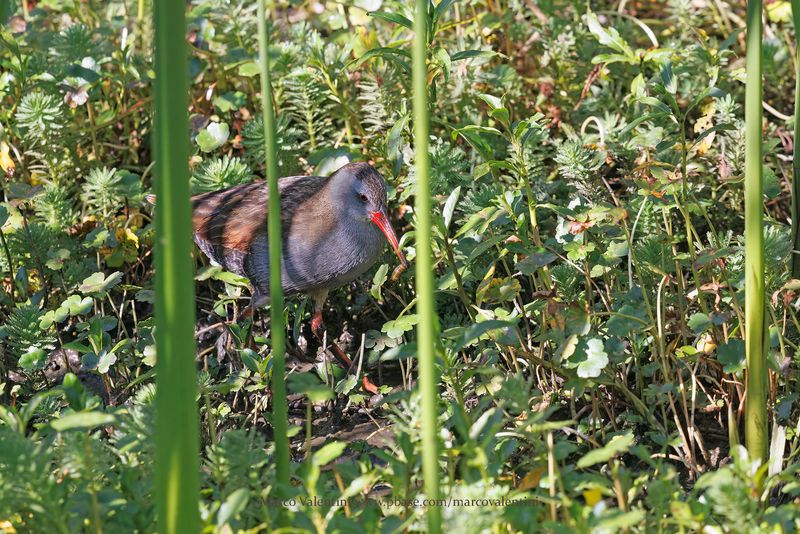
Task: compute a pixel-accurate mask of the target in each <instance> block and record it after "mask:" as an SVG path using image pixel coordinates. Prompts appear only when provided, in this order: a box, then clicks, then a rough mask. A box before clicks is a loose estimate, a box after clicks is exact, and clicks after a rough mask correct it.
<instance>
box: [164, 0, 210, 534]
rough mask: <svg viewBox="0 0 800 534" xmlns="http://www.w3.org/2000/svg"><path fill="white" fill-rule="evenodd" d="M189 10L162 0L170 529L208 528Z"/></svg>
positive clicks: (167, 515) (166, 444) (166, 526)
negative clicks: (199, 400) (202, 504)
mask: <svg viewBox="0 0 800 534" xmlns="http://www.w3.org/2000/svg"><path fill="white" fill-rule="evenodd" d="M185 10H186V4H185V3H184V2H181V1H179V0H171V1H170V0H162V1H159V2H155V26H156V32H155V63H156V81H155V146H154V147H153V148H154V152H155V162H156V173H155V177H156V180H155V185H156V191H157V195H158V202H157V203H156V236H157V237H156V240H155V242H156V254H155V260H156V294H157V295H158V298H157V299H156V310H155V311H156V313H155V318H156V348H157V353H158V364H157V370H158V373H157V376H156V384H157V389H156V410H157V412H156V413H157V415H156V465H157V468H156V479H157V482H156V489H157V495H158V497H157V498H158V505H157V509H158V529H159V532H162V533H173V532H174V533H177V532H197V531H198V530H199V527H200V525H199V516H198V508H197V501H198V499H199V498H200V490H199V484H200V483H199V471H200V468H199V461H198V458H199V456H200V444H199V431H198V424H199V423H198V414H197V405H196V403H195V397H196V395H197V385H196V379H195V376H196V374H197V372H196V369H195V363H194V354H195V344H194V317H195V308H194V283H193V278H194V277H193V275H192V271H193V266H192V258H191V246H192V245H191V243H192V226H191V224H192V223H191V213H190V209H191V208H190V204H189V164H188V160H189V139H188V136H187V135H186V132H187V131H188V126H189V117H188V113H187V103H188V98H187V95H188V88H189V68H188V64H187V56H186V51H187V48H186V42H185V36H186V14H185Z"/></svg>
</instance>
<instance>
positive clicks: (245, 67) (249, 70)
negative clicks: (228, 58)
mask: <svg viewBox="0 0 800 534" xmlns="http://www.w3.org/2000/svg"><path fill="white" fill-rule="evenodd" d="M259 69H260V67H259V66H258V63H256V62H255V61H248V62H247V63H242V64H241V65H239V68H238V69H237V72H238V73H239V76H244V77H245V78H252V77H253V76H258V72H259Z"/></svg>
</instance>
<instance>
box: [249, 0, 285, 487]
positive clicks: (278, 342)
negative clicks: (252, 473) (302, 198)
mask: <svg viewBox="0 0 800 534" xmlns="http://www.w3.org/2000/svg"><path fill="white" fill-rule="evenodd" d="M256 1H257V2H258V59H259V64H260V67H261V109H262V112H263V113H264V144H265V146H264V149H265V151H264V152H265V154H266V158H267V161H266V163H267V182H268V184H269V215H268V217H267V219H268V220H267V232H268V234H269V297H270V335H271V337H272V428H273V430H274V432H275V466H276V470H277V475H278V482H279V483H281V484H282V485H284V487H285V486H288V484H289V438H288V436H287V432H288V422H287V419H286V417H287V413H288V407H287V404H286V383H285V382H284V380H285V375H286V328H285V325H284V324H283V289H282V288H281V254H282V253H281V199H280V194H279V192H278V159H277V153H278V149H277V146H276V141H275V111H274V110H273V109H272V85H271V83H270V78H269V56H268V53H267V50H268V46H267V43H268V36H267V16H266V8H265V7H264V2H265V1H266V0H256Z"/></svg>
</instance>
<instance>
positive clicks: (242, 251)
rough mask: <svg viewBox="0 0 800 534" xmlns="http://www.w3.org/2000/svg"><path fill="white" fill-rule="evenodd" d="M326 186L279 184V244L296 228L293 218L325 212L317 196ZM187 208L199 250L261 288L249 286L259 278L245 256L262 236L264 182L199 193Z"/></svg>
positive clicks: (289, 180) (321, 182)
mask: <svg viewBox="0 0 800 534" xmlns="http://www.w3.org/2000/svg"><path fill="white" fill-rule="evenodd" d="M327 182H328V179H327V178H326V177H322V176H290V177H286V178H281V179H280V180H279V182H278V188H279V190H280V192H281V226H282V231H283V239H284V241H285V240H286V239H287V238H288V237H289V234H291V233H292V230H293V229H294V226H295V225H297V223H298V222H299V220H298V217H297V216H299V215H300V214H302V213H304V212H306V211H307V208H309V207H311V206H315V207H317V206H318V207H319V208H323V206H325V208H323V209H325V210H326V211H329V209H330V208H329V205H328V203H327V202H324V201H321V199H322V198H323V196H324V195H320V193H321V192H322V190H323V188H324V186H325V184H326V183H327ZM315 197H316V198H315ZM312 199H314V200H313V201H312ZM309 201H311V202H309ZM306 202H308V204H305V203H306ZM304 204H305V209H304ZM192 205H193V208H194V211H193V215H192V223H193V226H194V232H195V240H196V241H197V244H198V246H199V247H200V249H201V250H202V251H203V252H204V253H205V254H206V255H207V256H209V257H210V258H212V259H213V260H214V261H216V262H217V263H219V264H220V265H222V266H223V267H225V268H226V269H229V270H232V271H233V272H236V273H238V274H242V275H244V276H247V277H248V278H250V279H251V281H252V282H254V284H255V283H256V282H259V283H260V282H261V281H260V280H259V281H256V280H253V278H254V277H257V278H262V276H256V273H255V272H253V268H252V262H250V261H248V260H247V256H248V255H249V254H250V253H251V247H252V245H253V243H254V241H255V239H256V238H257V237H258V236H259V235H266V234H267V213H268V205H269V192H268V188H267V184H266V182H263V181H258V182H254V183H252V184H243V185H237V186H234V187H230V188H228V189H223V190H221V191H214V192H211V193H203V194H201V195H197V196H195V197H192ZM310 211H313V212H315V213H314V215H315V218H316V222H317V225H316V226H319V222H320V218H319V215H321V214H319V210H316V209H314V210H310ZM309 214H310V213H309ZM304 233H305V232H304ZM284 250H285V248H284ZM263 259H265V260H266V258H263ZM264 263H266V262H261V264H262V265H263V264H264ZM261 274H263V273H261ZM256 285H258V284H256Z"/></svg>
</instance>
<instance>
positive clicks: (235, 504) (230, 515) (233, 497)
mask: <svg viewBox="0 0 800 534" xmlns="http://www.w3.org/2000/svg"><path fill="white" fill-rule="evenodd" d="M249 500H250V490H249V489H247V488H239V489H237V490H235V491H234V492H233V493H231V494H230V495H228V498H227V499H225V502H224V503H222V505H221V506H220V507H219V512H217V528H220V529H221V528H222V527H223V526H225V525H226V524H227V523H228V522H229V521H230V520H231V519H234V518H236V516H238V515H239V514H240V513H241V512H242V511H243V510H244V509H245V507H247V502H248V501H249Z"/></svg>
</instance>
